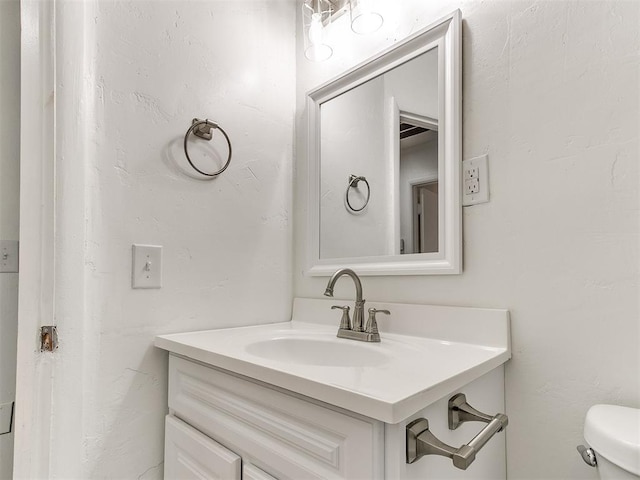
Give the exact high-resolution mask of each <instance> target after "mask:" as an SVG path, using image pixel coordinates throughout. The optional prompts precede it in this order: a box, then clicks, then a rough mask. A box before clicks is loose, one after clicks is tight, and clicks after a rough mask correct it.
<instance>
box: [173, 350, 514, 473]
mask: <svg viewBox="0 0 640 480" xmlns="http://www.w3.org/2000/svg"><path fill="white" fill-rule="evenodd" d="M503 387H504V385H503V368H502V367H498V368H496V369H494V370H492V371H491V372H489V373H488V374H486V375H484V376H482V377H480V378H478V379H477V380H475V381H473V382H471V383H470V384H468V385H467V386H465V388H464V389H463V391H464V392H465V393H466V394H467V396H468V397H470V398H471V399H473V400H474V402H475V403H476V404H477V406H478V407H479V408H485V409H487V410H491V411H494V410H495V411H504V410H503V409H504V402H503V399H502V395H503V392H504V389H503ZM452 393H455V392H452ZM448 397H449V396H447V397H446V398H443V399H441V400H439V401H437V402H435V403H434V404H432V405H430V406H429V407H427V408H426V409H424V410H421V411H420V412H417V413H416V414H415V415H413V416H411V417H410V418H408V419H406V421H403V422H400V423H398V424H393V425H392V424H385V423H384V422H381V421H379V420H375V419H372V418H368V417H365V416H362V415H359V414H356V413H353V412H349V411H346V410H344V409H341V408H337V407H333V406H330V405H327V404H325V403H322V402H319V401H316V400H313V399H311V398H309V397H303V396H301V395H298V394H295V393H292V392H289V391H286V390H283V389H280V388H277V387H273V386H270V385H268V384H266V383H263V382H259V381H256V380H253V379H249V378H247V377H243V376H240V375H236V374H233V373H230V372H227V371H225V370H221V369H218V368H215V367H211V366H208V365H205V364H202V363H199V362H197V361H192V360H189V359H186V358H183V357H180V356H178V355H175V354H171V355H170V359H169V409H170V414H169V415H168V416H167V419H166V437H165V478H167V479H186V478H221V479H240V478H242V479H244V480H247V479H249V480H271V479H280V480H284V479H290V480H301V479H305V480H306V479H325V478H326V479H350V480H360V479H362V480H364V479H367V480H369V479H384V478H386V479H403V480H404V479H406V480H409V479H416V480H417V479H426V478H429V479H491V480H498V479H501V478H505V476H506V472H505V470H506V468H505V458H504V455H505V444H504V434H500V435H497V436H496V437H495V438H493V439H492V440H491V442H490V443H491V444H490V445H487V446H486V447H485V449H483V451H482V452H481V453H480V454H479V455H478V458H477V459H476V461H475V462H474V464H473V465H471V467H470V468H469V469H468V470H466V471H462V470H458V469H456V468H454V467H453V465H452V463H451V460H449V459H447V458H444V457H436V456H428V457H424V458H423V459H421V460H420V461H418V462H416V463H415V464H412V465H407V464H406V463H405V451H404V448H405V426H406V424H407V423H408V422H410V421H411V420H413V419H414V418H418V417H425V418H428V419H429V422H430V424H431V427H432V429H433V432H434V434H436V435H437V436H438V437H440V438H441V440H443V441H445V442H447V443H451V444H452V445H462V444H464V443H466V442H468V441H469V440H470V439H471V438H472V437H473V436H474V435H475V433H477V432H478V431H480V429H481V428H482V426H483V425H482V424H475V425H474V424H464V425H463V426H462V427H461V428H460V429H458V430H456V431H449V430H448V429H447V416H446V414H447V410H446V408H447V407H446V402H447V400H448Z"/></svg>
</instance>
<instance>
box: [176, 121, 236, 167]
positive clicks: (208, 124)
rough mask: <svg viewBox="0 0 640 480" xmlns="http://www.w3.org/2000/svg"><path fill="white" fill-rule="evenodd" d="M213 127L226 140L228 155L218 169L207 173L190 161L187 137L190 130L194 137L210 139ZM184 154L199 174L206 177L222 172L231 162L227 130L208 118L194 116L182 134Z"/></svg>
mask: <svg viewBox="0 0 640 480" xmlns="http://www.w3.org/2000/svg"><path fill="white" fill-rule="evenodd" d="M214 128H215V129H217V130H220V132H222V135H223V136H224V138H225V140H226V141H227V145H228V146H229V157H228V158H227V162H226V163H225V164H224V166H223V167H222V168H221V169H220V170H218V171H217V172H215V173H207V172H203V171H202V170H200V169H199V168H198V167H196V166H195V165H194V163H193V162H192V161H191V157H190V156H189V150H188V149H187V140H188V139H189V135H191V133H192V132H193V134H194V135H195V136H196V137H200V138H204V139H205V140H211V139H212V138H213V132H212V130H213V129H214ZM184 154H185V155H186V157H187V161H188V162H189V165H191V167H192V168H193V169H194V170H195V171H196V172H198V173H199V174H201V175H205V176H207V177H217V176H218V175H220V174H221V173H222V172H224V171H225V170H226V169H227V167H228V166H229V164H230V163H231V140H229V136H228V135H227V132H225V131H224V130H223V129H222V127H221V126H220V125H218V124H217V123H216V122H214V121H212V120H209V119H206V120H200V119H198V118H194V119H193V121H192V122H191V127H189V130H187V133H186V134H185V136H184Z"/></svg>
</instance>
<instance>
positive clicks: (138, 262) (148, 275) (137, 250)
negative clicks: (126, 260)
mask: <svg viewBox="0 0 640 480" xmlns="http://www.w3.org/2000/svg"><path fill="white" fill-rule="evenodd" d="M132 256H133V259H132V260H133V261H132V268H131V288H161V287H162V247H161V246H160V245H137V244H134V245H133V250H132Z"/></svg>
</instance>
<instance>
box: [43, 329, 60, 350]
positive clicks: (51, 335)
mask: <svg viewBox="0 0 640 480" xmlns="http://www.w3.org/2000/svg"><path fill="white" fill-rule="evenodd" d="M57 348H58V329H57V328H56V327H55V326H54V325H46V326H43V327H40V351H41V352H53V351H54V350H56V349H57Z"/></svg>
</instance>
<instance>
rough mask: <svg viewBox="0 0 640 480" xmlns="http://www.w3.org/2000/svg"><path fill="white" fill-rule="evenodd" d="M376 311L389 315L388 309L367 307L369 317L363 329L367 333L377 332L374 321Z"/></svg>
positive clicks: (376, 324) (376, 323) (376, 325)
mask: <svg viewBox="0 0 640 480" xmlns="http://www.w3.org/2000/svg"><path fill="white" fill-rule="evenodd" d="M376 313H384V314H385V315H391V312H390V311H389V310H378V309H377V308H373V307H371V308H370V309H369V319H368V320H367V326H366V327H365V329H364V331H365V332H367V333H378V322H377V321H376Z"/></svg>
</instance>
